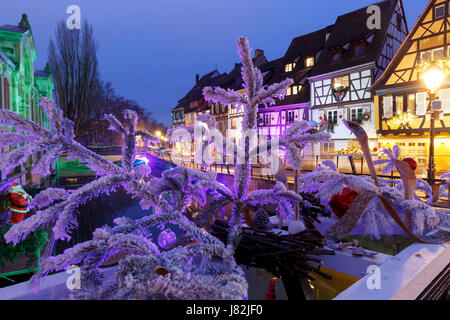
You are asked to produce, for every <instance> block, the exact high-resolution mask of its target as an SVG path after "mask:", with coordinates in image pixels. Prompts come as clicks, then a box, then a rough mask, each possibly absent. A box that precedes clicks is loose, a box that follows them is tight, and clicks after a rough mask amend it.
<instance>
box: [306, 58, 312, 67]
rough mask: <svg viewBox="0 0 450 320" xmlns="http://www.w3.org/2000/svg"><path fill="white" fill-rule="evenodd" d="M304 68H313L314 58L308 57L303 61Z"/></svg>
mask: <svg viewBox="0 0 450 320" xmlns="http://www.w3.org/2000/svg"><path fill="white" fill-rule="evenodd" d="M305 66H306V67H307V68H310V67H313V66H314V57H308V58H306V60H305Z"/></svg>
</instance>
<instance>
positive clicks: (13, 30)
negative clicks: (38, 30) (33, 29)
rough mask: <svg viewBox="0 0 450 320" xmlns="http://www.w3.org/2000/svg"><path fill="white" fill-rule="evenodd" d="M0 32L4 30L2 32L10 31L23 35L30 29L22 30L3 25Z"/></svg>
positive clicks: (17, 27)
mask: <svg viewBox="0 0 450 320" xmlns="http://www.w3.org/2000/svg"><path fill="white" fill-rule="evenodd" d="M0 30H4V31H11V32H18V33H25V32H27V31H28V30H30V29H27V28H22V27H19V26H13V25H10V24H5V25H3V26H1V27H0Z"/></svg>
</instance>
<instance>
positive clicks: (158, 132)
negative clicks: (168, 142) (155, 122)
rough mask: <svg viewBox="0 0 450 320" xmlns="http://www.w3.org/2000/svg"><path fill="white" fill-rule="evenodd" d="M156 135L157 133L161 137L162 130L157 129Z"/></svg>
mask: <svg viewBox="0 0 450 320" xmlns="http://www.w3.org/2000/svg"><path fill="white" fill-rule="evenodd" d="M155 135H156V136H157V137H158V138H159V137H161V131H159V130H158V131H156V132H155Z"/></svg>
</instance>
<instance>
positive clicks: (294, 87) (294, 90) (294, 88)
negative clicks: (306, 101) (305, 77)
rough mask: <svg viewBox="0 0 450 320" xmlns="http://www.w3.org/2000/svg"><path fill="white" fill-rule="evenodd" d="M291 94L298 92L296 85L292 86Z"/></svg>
mask: <svg viewBox="0 0 450 320" xmlns="http://www.w3.org/2000/svg"><path fill="white" fill-rule="evenodd" d="M292 94H298V86H293V87H292Z"/></svg>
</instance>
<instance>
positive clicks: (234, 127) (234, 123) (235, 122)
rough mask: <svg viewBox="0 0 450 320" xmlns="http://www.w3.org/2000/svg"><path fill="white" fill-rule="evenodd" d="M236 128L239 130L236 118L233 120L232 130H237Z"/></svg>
mask: <svg viewBox="0 0 450 320" xmlns="http://www.w3.org/2000/svg"><path fill="white" fill-rule="evenodd" d="M236 128H237V121H236V118H234V119H231V129H236Z"/></svg>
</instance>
